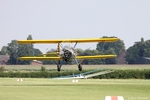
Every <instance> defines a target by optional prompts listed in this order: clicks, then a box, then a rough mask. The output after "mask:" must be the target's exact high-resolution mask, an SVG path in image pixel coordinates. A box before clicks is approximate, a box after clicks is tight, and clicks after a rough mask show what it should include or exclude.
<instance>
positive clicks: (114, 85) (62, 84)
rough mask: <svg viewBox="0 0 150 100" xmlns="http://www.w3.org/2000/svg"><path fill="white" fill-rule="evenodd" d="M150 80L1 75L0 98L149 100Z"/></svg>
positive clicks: (34, 99) (0, 99)
mask: <svg viewBox="0 0 150 100" xmlns="http://www.w3.org/2000/svg"><path fill="white" fill-rule="evenodd" d="M149 94H150V80H136V79H129V80H118V79H117V80H112V79H109V80H107V79H104V80H99V79H97V80H94V79H87V80H84V79H83V80H79V82H78V83H72V80H53V79H41V78H40V79H37V78H23V82H17V78H0V100H104V98H105V96H123V97H124V99H125V100H149V99H150V95H149Z"/></svg>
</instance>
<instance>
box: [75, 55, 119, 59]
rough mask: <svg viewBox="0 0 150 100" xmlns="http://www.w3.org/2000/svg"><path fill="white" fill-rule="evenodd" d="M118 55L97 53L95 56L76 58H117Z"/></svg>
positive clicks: (78, 57) (77, 57)
mask: <svg viewBox="0 0 150 100" xmlns="http://www.w3.org/2000/svg"><path fill="white" fill-rule="evenodd" d="M116 56H117V55H95V56H76V59H103V58H115V57H116Z"/></svg>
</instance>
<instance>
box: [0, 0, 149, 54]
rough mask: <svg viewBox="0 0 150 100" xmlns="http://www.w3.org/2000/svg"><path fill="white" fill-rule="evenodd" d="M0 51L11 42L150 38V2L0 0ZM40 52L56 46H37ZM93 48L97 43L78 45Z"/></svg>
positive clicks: (132, 42) (134, 0)
mask: <svg viewBox="0 0 150 100" xmlns="http://www.w3.org/2000/svg"><path fill="white" fill-rule="evenodd" d="M0 34H1V38H0V39H1V40H0V41H1V42H0V48H1V47H2V46H4V45H7V44H8V43H10V42H11V40H14V39H15V40H21V39H26V38H27V36H28V35H29V34H31V35H32V37H33V39H74V38H97V37H102V36H116V37H119V38H120V39H121V40H123V41H124V43H125V46H126V49H127V48H128V47H130V46H132V45H133V44H134V42H136V41H140V39H141V37H143V38H144V39H145V40H148V39H150V0H0ZM36 47H38V48H39V49H40V50H42V51H45V50H46V49H51V48H56V47H57V46H56V45H46V46H45V45H37V46H36ZM77 47H78V48H82V49H86V48H89V47H91V48H92V49H94V48H95V47H96V43H90V44H89V43H88V44H79V45H78V46H77Z"/></svg>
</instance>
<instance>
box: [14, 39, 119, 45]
mask: <svg viewBox="0 0 150 100" xmlns="http://www.w3.org/2000/svg"><path fill="white" fill-rule="evenodd" d="M117 40H120V39H119V38H89V39H64V40H63V39H60V40H59V39H58V40H18V41H17V42H18V43H21V44H27V43H33V44H34V43H39V44H40V43H61V42H70V43H73V42H78V43H86V42H115V41H117Z"/></svg>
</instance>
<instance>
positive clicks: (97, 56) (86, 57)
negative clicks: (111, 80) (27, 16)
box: [18, 55, 116, 60]
mask: <svg viewBox="0 0 150 100" xmlns="http://www.w3.org/2000/svg"><path fill="white" fill-rule="evenodd" d="M115 57H116V55H95V56H76V59H102V58H115ZM18 59H19V60H62V59H63V58H62V57H19V58H18Z"/></svg>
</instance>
